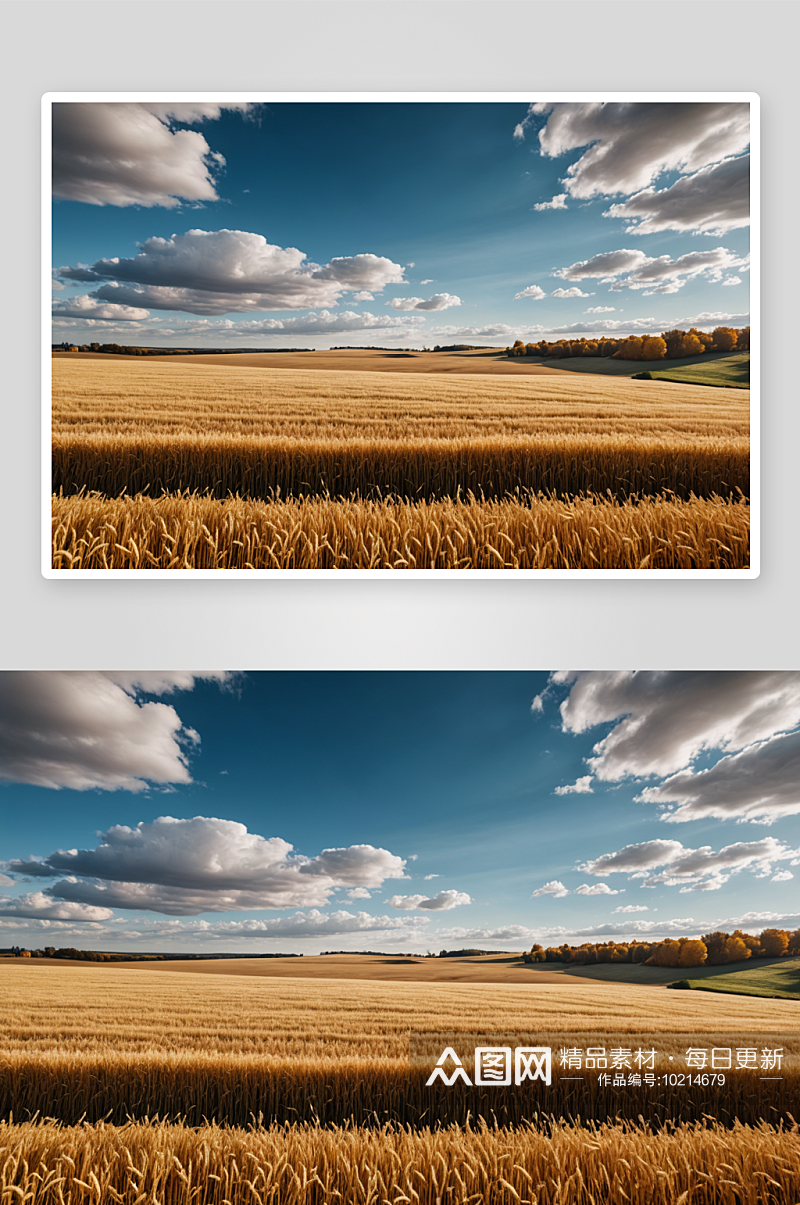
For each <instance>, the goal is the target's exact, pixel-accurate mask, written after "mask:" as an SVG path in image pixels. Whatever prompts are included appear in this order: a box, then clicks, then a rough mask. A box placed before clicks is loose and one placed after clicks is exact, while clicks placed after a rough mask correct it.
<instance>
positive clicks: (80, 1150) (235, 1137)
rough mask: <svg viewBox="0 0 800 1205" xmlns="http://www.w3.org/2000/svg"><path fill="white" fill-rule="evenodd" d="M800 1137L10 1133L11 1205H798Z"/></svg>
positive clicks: (1, 1160) (736, 1133)
mask: <svg viewBox="0 0 800 1205" xmlns="http://www.w3.org/2000/svg"><path fill="white" fill-rule="evenodd" d="M798 1180H800V1132H798V1127H797V1126H789V1127H783V1126H771V1125H769V1124H768V1123H762V1124H760V1125H757V1126H747V1125H741V1124H740V1125H736V1126H735V1127H734V1128H733V1129H732V1130H730V1131H727V1132H726V1131H720V1129H719V1128H718V1127H715V1126H713V1125H709V1124H682V1125H678V1126H676V1127H674V1128H673V1129H672V1130H671V1131H666V1130H662V1131H660V1132H658V1133H652V1132H650V1131H649V1130H647V1129H646V1128H643V1127H633V1126H628V1125H625V1124H619V1123H617V1124H611V1125H608V1124H602V1125H597V1126H569V1125H566V1124H564V1123H562V1122H558V1121H554V1122H553V1123H552V1124H551V1125H550V1126H548V1128H547V1132H543V1131H542V1130H541V1129H540V1128H538V1127H532V1126H522V1127H519V1128H517V1129H513V1130H512V1129H507V1128H492V1127H490V1126H488V1125H487V1124H486V1123H483V1124H481V1123H477V1124H474V1125H472V1126H469V1127H464V1128H462V1127H453V1128H449V1129H440V1130H437V1131H432V1130H431V1129H430V1128H423V1129H417V1130H410V1129H398V1128H395V1127H386V1128H385V1129H383V1130H380V1129H364V1128H353V1127H343V1128H342V1127H337V1128H325V1129H323V1128H320V1127H317V1126H307V1125H292V1126H286V1127H275V1126H273V1127H268V1128H262V1127H255V1128H251V1129H248V1130H245V1129H223V1128H220V1127H218V1126H215V1125H208V1124H206V1125H203V1126H200V1127H197V1128H189V1127H187V1126H182V1125H169V1124H164V1123H159V1122H158V1121H154V1122H149V1121H145V1120H143V1121H139V1122H135V1123H131V1124H128V1125H123V1126H111V1125H105V1124H102V1123H100V1124H98V1125H97V1126H87V1125H82V1126H78V1127H62V1126H59V1125H57V1124H54V1123H52V1122H44V1123H33V1124H31V1123H28V1124H22V1125H6V1124H2V1123H0V1200H1V1201H2V1202H3V1205H17V1203H19V1205H28V1203H30V1205H56V1203H58V1205H105V1203H106V1202H108V1203H111V1202H114V1203H117V1205H194V1203H198V1205H333V1203H334V1202H338V1203H347V1205H442V1202H446V1203H447V1205H469V1203H471V1205H479V1203H483V1205H601V1202H602V1203H608V1205H611V1203H613V1205H622V1203H623V1202H629V1203H630V1205H794V1203H796V1201H797V1199H798V1197H797V1184H798Z"/></svg>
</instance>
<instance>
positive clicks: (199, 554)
mask: <svg viewBox="0 0 800 1205" xmlns="http://www.w3.org/2000/svg"><path fill="white" fill-rule="evenodd" d="M749 546H750V524H749V507H748V506H747V504H746V503H745V502H742V501H733V500H730V499H723V498H715V497H712V498H693V499H690V500H689V501H688V502H683V501H680V500H678V499H672V498H647V497H645V498H642V499H640V500H638V501H637V502H636V503H633V502H627V503H619V502H617V501H616V500H614V499H607V500H603V499H601V498H596V497H591V496H590V497H584V498H578V499H573V500H571V501H568V502H565V501H559V500H556V499H553V498H544V497H541V496H539V497H536V498H529V499H526V500H519V501H515V500H513V499H505V500H501V501H491V502H486V501H478V500H476V499H475V498H467V499H464V500H463V501H457V502H454V501H451V500H445V501H438V502H425V501H423V502H414V503H412V502H396V501H361V500H356V499H351V500H349V501H342V500H335V499H331V498H308V499H302V498H301V499H289V500H286V501H282V500H276V501H273V502H254V501H252V500H251V499H242V498H229V499H227V500H225V501H219V500H217V499H214V498H209V497H206V496H202V495H197V494H193V495H184V496H181V497H174V496H170V495H165V496H162V497H160V498H150V497H148V496H146V495H141V494H140V495H137V496H136V497H134V498H106V497H105V496H104V495H102V494H89V495H84V494H76V495H72V496H66V497H65V496H63V495H60V496H57V497H54V499H53V564H54V565H55V566H56V567H63V568H68V569H577V568H587V569H591V568H594V569H612V568H623V569H648V568H650V569H700V568H715V569H738V568H742V567H744V566H746V565H747V564H748V563H749Z"/></svg>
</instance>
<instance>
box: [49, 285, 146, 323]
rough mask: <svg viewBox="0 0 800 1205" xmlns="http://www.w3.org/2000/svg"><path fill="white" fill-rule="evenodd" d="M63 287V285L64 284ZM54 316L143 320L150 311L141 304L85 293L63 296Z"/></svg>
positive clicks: (96, 319) (105, 319) (119, 320)
mask: <svg viewBox="0 0 800 1205" xmlns="http://www.w3.org/2000/svg"><path fill="white" fill-rule="evenodd" d="M62 287H63V286H62ZM53 317H54V318H83V319H86V318H91V319H94V320H95V321H102V322H127V321H141V319H143V318H149V317H150V311H149V310H145V309H142V308H141V307H140V306H133V305H120V304H119V303H118V302H109V301H101V300H100V299H98V298H97V297H90V296H89V295H88V294H86V293H83V294H82V295H80V296H78V297H69V298H66V297H65V298H62V299H61V300H60V301H57V302H56V304H55V305H54V306H53Z"/></svg>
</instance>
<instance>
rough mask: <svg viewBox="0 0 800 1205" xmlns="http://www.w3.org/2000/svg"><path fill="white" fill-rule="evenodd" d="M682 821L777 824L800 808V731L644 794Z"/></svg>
mask: <svg viewBox="0 0 800 1205" xmlns="http://www.w3.org/2000/svg"><path fill="white" fill-rule="evenodd" d="M638 798H639V799H641V800H643V801H644V802H645V803H657V804H661V805H662V812H661V819H662V820H666V821H669V822H670V823H673V824H676V823H681V822H683V821H685V820H697V819H700V818H703V817H707V818H714V819H717V820H730V819H736V820H749V821H752V822H754V823H760V824H771V823H772V822H773V821H775V820H778V819H780V818H781V817H783V816H795V815H797V814H798V812H800V732H792V733H789V734H788V735H785V736H783V735H779V736H775V737H772V738H770V739H769V740H765V741H759V742H757V743H755V744H753V745H750V746H748V747H746V748H745V749H742V750H741V752H739V753H733V754H728V755H727V756H725V757H722V758H720V760H719V761H718V762H717V763H716V764H715V765H713V766H711V767H710V768H709V769H707V770H697V771H694V770H692V769H685V770H682V771H681V772H679V773H678V774H673V775H671V776H670V777H669V778H667V779H665V781H664V782H662V783H660V784H659V785H658V786H653V787H646V788H645V789H644V790H643V791H642V792H641V794H640V795H639V796H638Z"/></svg>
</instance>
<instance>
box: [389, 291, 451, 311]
mask: <svg viewBox="0 0 800 1205" xmlns="http://www.w3.org/2000/svg"><path fill="white" fill-rule="evenodd" d="M386 304H387V305H390V306H391V307H392V309H393V310H449V309H451V308H452V307H453V306H455V305H461V298H460V297H456V295H455V294H454V293H434V295H433V297H429V298H428V300H427V301H426V300H425V299H424V297H393V298H392V299H391V301H387V302H386Z"/></svg>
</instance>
